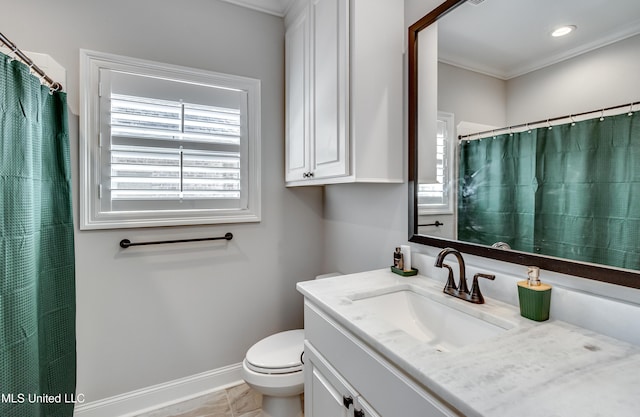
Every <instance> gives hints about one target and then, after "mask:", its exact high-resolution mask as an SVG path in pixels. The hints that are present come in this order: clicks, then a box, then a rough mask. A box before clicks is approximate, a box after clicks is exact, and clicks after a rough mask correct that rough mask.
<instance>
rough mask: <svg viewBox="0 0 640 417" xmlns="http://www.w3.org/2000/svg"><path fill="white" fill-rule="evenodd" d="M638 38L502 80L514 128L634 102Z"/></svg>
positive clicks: (639, 86) (639, 85)
mask: <svg viewBox="0 0 640 417" xmlns="http://www.w3.org/2000/svg"><path fill="white" fill-rule="evenodd" d="M639 68H640V35H636V36H633V37H631V38H627V39H624V40H622V41H619V42H616V43H614V44H612V45H608V46H604V47H602V48H599V49H596V50H593V51H591V52H588V53H586V54H583V55H579V56H577V57H575V58H572V59H570V60H567V61H563V62H560V63H558V64H555V65H552V66H550V67H546V68H543V69H540V70H538V71H534V72H531V73H529V74H525V75H523V76H520V77H517V78H514V79H512V80H509V81H508V82H507V103H508V106H507V121H508V124H510V125H514V124H519V123H527V122H530V121H535V120H544V119H547V118H551V117H560V116H564V115H568V114H570V113H574V114H575V113H579V112H586V111H592V110H597V109H599V108H604V107H609V106H618V105H620V104H625V103H632V102H635V101H638V97H640V82H639V81H638V69H639Z"/></svg>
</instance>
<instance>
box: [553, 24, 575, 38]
mask: <svg viewBox="0 0 640 417" xmlns="http://www.w3.org/2000/svg"><path fill="white" fill-rule="evenodd" d="M574 30H576V26H574V25H568V26H562V27H559V28H558V29H556V30H554V31H553V32H552V33H551V36H553V37H554V38H557V37H560V36H564V35H568V34H570V33H571V32H573V31H574Z"/></svg>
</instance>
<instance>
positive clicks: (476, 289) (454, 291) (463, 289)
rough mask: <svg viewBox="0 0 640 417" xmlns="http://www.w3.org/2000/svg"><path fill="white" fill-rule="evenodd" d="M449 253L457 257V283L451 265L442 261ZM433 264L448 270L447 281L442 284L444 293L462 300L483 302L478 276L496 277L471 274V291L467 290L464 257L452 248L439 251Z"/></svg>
mask: <svg viewBox="0 0 640 417" xmlns="http://www.w3.org/2000/svg"><path fill="white" fill-rule="evenodd" d="M449 254H452V255H453V256H455V257H456V258H457V259H458V265H459V266H460V280H459V285H456V282H455V279H454V277H453V270H452V269H451V267H450V266H449V265H447V264H445V263H444V258H445V257H446V256H447V255H449ZM435 266H437V267H438V268H443V267H444V268H447V269H448V270H449V276H448V278H447V283H446V285H445V286H444V290H443V292H444V293H445V294H449V295H452V296H454V297H457V298H460V299H462V300H465V301H468V302H470V303H474V304H484V297H483V296H482V293H481V292H480V286H479V285H478V278H486V279H490V280H494V279H495V278H496V277H495V275H489V274H475V275H474V276H473V284H472V285H471V291H469V288H468V287H467V277H466V271H465V265H464V259H463V258H462V254H461V253H460V252H458V251H457V250H456V249H452V248H444V249H442V250H441V251H440V253H439V254H438V256H437V257H436V263H435Z"/></svg>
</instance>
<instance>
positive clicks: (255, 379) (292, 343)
mask: <svg viewBox="0 0 640 417" xmlns="http://www.w3.org/2000/svg"><path fill="white" fill-rule="evenodd" d="M303 349H304V330H302V329H298V330H289V331H286V332H281V333H276V334H274V335H271V336H269V337H266V338H264V339H262V340H260V341H259V342H258V343H256V344H255V345H253V346H252V347H251V348H250V349H249V350H248V351H247V355H246V357H245V359H244V361H243V362H242V378H243V379H244V380H245V382H246V383H247V385H249V386H250V387H251V388H253V389H254V390H256V391H258V392H260V393H261V394H262V415H263V416H264V417H302V402H301V398H300V394H302V393H303V391H304V375H303V372H302V360H301V357H302V351H303Z"/></svg>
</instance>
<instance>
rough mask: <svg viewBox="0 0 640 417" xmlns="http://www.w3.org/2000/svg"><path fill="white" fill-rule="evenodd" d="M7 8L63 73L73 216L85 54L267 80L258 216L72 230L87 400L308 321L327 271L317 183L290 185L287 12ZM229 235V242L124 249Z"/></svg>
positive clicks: (212, 5) (115, 5)
mask: <svg viewBox="0 0 640 417" xmlns="http://www.w3.org/2000/svg"><path fill="white" fill-rule="evenodd" d="M0 9H2V13H1V16H0V27H1V28H2V32H3V33H4V34H5V35H7V36H8V37H9V38H10V39H12V40H13V41H14V42H15V43H16V44H17V45H18V46H19V47H20V48H21V49H23V50H26V51H37V52H43V53H47V54H49V55H51V56H52V57H53V58H54V59H55V60H56V61H58V62H59V63H60V64H62V65H63V66H64V67H65V68H66V69H67V80H68V85H66V86H65V89H66V90H67V92H68V102H69V106H70V110H71V111H70V113H71V114H70V130H71V135H70V136H71V148H72V165H73V176H74V182H75V184H74V191H75V195H74V206H75V207H76V224H77V207H78V185H77V184H78V140H79V139H78V117H79V116H78V90H79V80H78V66H79V63H78V62H79V48H86V49H91V50H97V51H103V52H109V53H115V54H121V55H126V56H132V57H136V58H142V59H149V60H155V61H160V62H167V63H171V64H177V65H184V66H190V67H194V68H200V69H205V70H212V71H218V72H223V73H229V74H237V75H242V76H248V77H253V78H258V79H260V80H261V81H262V149H263V156H262V167H263V168H262V169H263V172H262V178H263V181H262V199H263V202H262V204H263V220H262V222H261V223H257V224H244V225H225V226H202V227H171V228H153V229H133V230H111V231H82V232H81V231H79V230H77V231H76V236H75V237H76V264H77V302H78V304H77V305H78V314H77V316H78V322H77V351H78V392H81V393H84V394H85V396H86V401H88V402H90V401H95V400H97V399H101V398H105V397H109V396H113V395H116V394H120V393H124V392H128V391H132V390H135V389H139V388H143V387H148V386H151V385H155V384H158V383H162V382H166V381H170V380H173V379H177V378H181V377H185V376H190V375H194V374H197V373H201V372H205V371H208V370H212V369H217V368H220V367H224V366H227V365H230V364H235V363H238V362H240V361H241V360H242V359H243V357H244V354H245V352H246V350H247V349H248V348H249V347H250V346H251V344H253V343H254V342H255V341H257V340H258V339H260V338H262V337H264V336H267V335H268V334H271V333H274V332H276V331H280V330H285V329H290V328H296V327H301V326H302V297H301V296H300V295H299V294H298V293H297V292H296V290H295V283H296V282H297V281H302V280H307V279H311V278H313V277H314V276H315V275H316V274H318V273H320V272H322V271H321V269H320V266H321V257H322V249H323V247H322V242H323V229H322V190H321V189H320V188H315V187H313V188H296V189H286V188H285V187H284V174H283V169H284V168H283V167H284V162H283V153H284V150H283V149H284V145H283V143H284V134H283V131H284V130H283V123H284V122H283V118H284V116H283V114H284V112H283V100H284V99H283V93H284V82H283V78H284V65H283V62H284V50H283V48H284V26H283V21H282V19H281V18H278V17H274V16H271V15H267V14H263V13H258V12H254V11H250V10H246V9H242V8H239V7H237V6H233V5H230V4H227V3H222V2H218V1H215V0H188V1H178V2H176V1H168V0H136V1H129V0H109V1H95V0H88V1H72V0H60V1H56V2H54V3H51V2H47V1H43V0H21V1H8V0H0ZM227 231H230V232H232V233H233V234H234V236H235V237H234V239H233V240H232V241H231V242H230V243H228V244H225V243H220V242H213V243H211V242H210V243H193V244H182V245H174V246H156V247H142V248H132V249H128V250H126V251H123V250H121V249H119V247H118V242H119V241H120V240H121V239H122V238H130V239H131V240H133V241H135V240H140V241H141V240H162V239H180V238H192V237H204V236H210V235H220V234H224V233H225V232H227ZM309 236H312V238H309Z"/></svg>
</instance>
